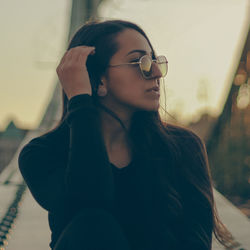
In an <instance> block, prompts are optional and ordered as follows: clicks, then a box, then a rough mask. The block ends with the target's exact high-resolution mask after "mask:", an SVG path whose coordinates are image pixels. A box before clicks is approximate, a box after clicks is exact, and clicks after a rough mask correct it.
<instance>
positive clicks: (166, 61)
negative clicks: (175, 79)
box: [109, 55, 168, 79]
mask: <svg viewBox="0 0 250 250" xmlns="http://www.w3.org/2000/svg"><path fill="white" fill-rule="evenodd" d="M143 57H149V59H150V60H151V65H152V63H153V62H155V63H157V65H158V64H163V63H166V66H167V70H166V74H165V75H164V76H163V75H162V76H161V77H165V76H166V75H167V72H168V60H167V58H166V57H165V56H163V55H160V56H157V57H156V59H152V58H151V57H150V56H149V55H143V56H142V57H140V59H139V62H131V63H121V64H110V65H109V67H117V66H122V65H130V64H139V66H140V70H141V74H142V76H143V78H145V79H149V78H151V76H150V77H147V76H145V75H144V73H143V70H142V68H141V64H142V62H141V61H142V58H143ZM159 57H164V59H165V61H164V62H158V60H157V59H158V58H159Z"/></svg>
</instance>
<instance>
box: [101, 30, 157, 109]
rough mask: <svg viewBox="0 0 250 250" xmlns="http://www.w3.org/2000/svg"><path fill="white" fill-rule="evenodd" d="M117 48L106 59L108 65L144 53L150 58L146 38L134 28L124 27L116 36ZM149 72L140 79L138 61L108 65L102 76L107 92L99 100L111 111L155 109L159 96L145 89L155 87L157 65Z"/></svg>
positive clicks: (133, 58) (132, 58)
mask: <svg viewBox="0 0 250 250" xmlns="http://www.w3.org/2000/svg"><path fill="white" fill-rule="evenodd" d="M116 42H117V43H118V51H117V52H116V53H115V54H114V55H113V57H112V58H111V59H110V62H109V64H110V65H115V64H122V63H130V62H135V61H138V59H139V58H140V57H142V56H143V55H145V54H148V55H150V56H151V57H152V49H151V47H150V45H149V43H148V41H147V40H146V38H145V37H144V36H143V35H141V34H140V33H139V32H137V31H136V30H134V29H126V30H124V31H123V32H121V33H119V34H118V35H117V37H116ZM152 67H153V75H152V78H150V79H147V80H146V79H144V78H143V76H142V74H141V72H140V67H139V65H138V64H135V65H122V66H118V67H109V68H108V69H107V73H106V75H105V77H103V78H102V80H103V82H104V84H105V86H106V88H107V90H108V93H107V95H106V96H105V97H104V98H103V102H104V103H106V104H108V106H109V107H110V108H111V109H112V110H113V111H118V112H119V110H120V109H121V111H122V110H125V109H126V110H129V111H132V112H133V111H136V110H148V111H157V110H158V108H159V95H157V94H156V93H155V92H154V91H148V89H150V88H152V87H154V86H159V79H160V77H161V73H160V71H159V69H158V66H157V65H156V64H155V63H153V65H152Z"/></svg>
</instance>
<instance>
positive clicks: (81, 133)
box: [18, 94, 114, 211]
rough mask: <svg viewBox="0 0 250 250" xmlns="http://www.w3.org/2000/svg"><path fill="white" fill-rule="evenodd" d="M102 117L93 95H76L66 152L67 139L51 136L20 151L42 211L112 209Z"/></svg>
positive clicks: (21, 164)
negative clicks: (91, 207) (85, 208)
mask: <svg viewBox="0 0 250 250" xmlns="http://www.w3.org/2000/svg"><path fill="white" fill-rule="evenodd" d="M98 119H99V116H98V112H97V109H96V107H95V106H94V105H93V103H92V97H91V96H90V95H88V94H81V95H77V96H74V97H73V98H71V99H70V101H69V103H68V115H67V117H66V123H67V126H68V129H69V146H68V150H67V151H65V150H64V151H63V150H60V149H62V148H63V147H62V145H60V144H61V143H64V142H63V140H62V139H61V138H60V139H56V137H55V138H53V137H52V136H51V137H50V136H47V137H46V136H42V137H38V138H34V139H33V140H31V141H30V142H29V143H28V144H27V145H26V146H25V147H24V148H23V149H22V151H21V153H20V155H19V159H18V160H19V168H20V171H21V173H22V175H23V177H24V179H25V181H26V183H27V185H28V187H29V189H30V191H31V193H32V195H33V196H34V198H35V199H36V201H37V202H38V203H39V204H40V205H41V206H42V207H43V208H44V209H46V210H49V211H55V210H57V209H61V208H62V206H65V204H67V206H68V205H70V206H71V207H72V208H75V209H78V208H81V207H87V206H95V207H97V206H98V207H102V208H110V207H112V205H113V203H112V202H113V193H114V183H113V175H112V170H111V168H110V166H109V162H108V156H107V153H106V149H105V146H104V144H103V141H102V136H101V134H100V128H99V120H98ZM66 141H68V140H66ZM65 154H67V155H65Z"/></svg>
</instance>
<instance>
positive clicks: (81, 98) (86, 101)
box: [67, 94, 93, 111]
mask: <svg viewBox="0 0 250 250" xmlns="http://www.w3.org/2000/svg"><path fill="white" fill-rule="evenodd" d="M92 105H93V97H92V96H91V95H89V94H80V95H76V96H73V97H72V98H70V99H69V101H68V104H67V110H68V111H70V110H74V109H76V108H80V107H83V106H92Z"/></svg>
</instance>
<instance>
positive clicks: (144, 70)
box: [109, 55, 168, 79]
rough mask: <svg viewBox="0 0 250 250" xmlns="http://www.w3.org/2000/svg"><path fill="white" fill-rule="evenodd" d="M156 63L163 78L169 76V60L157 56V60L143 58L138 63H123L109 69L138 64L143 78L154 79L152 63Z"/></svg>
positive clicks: (148, 57) (146, 56)
mask: <svg viewBox="0 0 250 250" xmlns="http://www.w3.org/2000/svg"><path fill="white" fill-rule="evenodd" d="M153 62H155V63H157V65H158V68H159V70H160V72H161V77H164V76H166V75H167V72H168V60H167V58H166V57H165V56H157V57H156V59H152V58H151V57H150V56H149V55H144V56H142V57H141V58H140V59H139V61H138V62H131V63H121V64H114V65H113V64H112V65H109V67H117V66H122V65H130V64H138V65H139V66H140V70H141V74H142V76H143V78H145V79H150V78H151V77H152V72H153V70H152V63H153Z"/></svg>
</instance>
